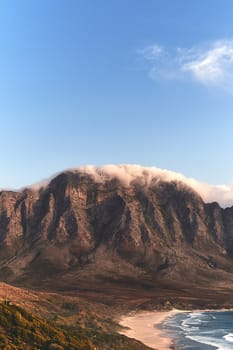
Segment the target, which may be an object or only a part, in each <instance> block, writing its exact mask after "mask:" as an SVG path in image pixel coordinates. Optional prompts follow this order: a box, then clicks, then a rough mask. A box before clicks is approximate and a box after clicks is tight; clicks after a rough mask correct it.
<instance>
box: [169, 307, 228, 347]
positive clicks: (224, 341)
mask: <svg viewBox="0 0 233 350" xmlns="http://www.w3.org/2000/svg"><path fill="white" fill-rule="evenodd" d="M163 328H165V329H166V332H167V333H168V334H169V335H170V336H171V338H172V339H173V340H174V344H175V348H176V349H177V350H213V349H219V350H233V312H232V311H224V312H223V311H219V312H210V311H205V312H187V313H182V314H177V315H176V316H173V317H171V318H169V319H168V320H167V321H166V322H165V323H164V324H163Z"/></svg>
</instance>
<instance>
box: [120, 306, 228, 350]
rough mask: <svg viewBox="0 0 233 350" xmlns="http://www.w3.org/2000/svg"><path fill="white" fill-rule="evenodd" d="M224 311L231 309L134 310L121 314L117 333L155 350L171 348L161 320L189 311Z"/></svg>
mask: <svg viewBox="0 0 233 350" xmlns="http://www.w3.org/2000/svg"><path fill="white" fill-rule="evenodd" d="M213 311H214V312H225V311H233V309H204V310H203V309H202V310H200V309H193V310H179V309H172V310H170V311H157V310H155V311H135V312H132V313H130V314H128V315H125V316H122V317H121V318H120V321H119V325H120V326H122V327H125V329H123V330H121V331H120V332H119V333H120V334H122V335H125V336H127V337H129V338H134V339H136V340H139V341H141V342H142V343H143V344H145V345H147V346H149V347H151V348H152V349H155V350H171V349H174V347H173V345H174V344H173V340H172V338H170V337H168V335H167V334H166V332H165V330H162V329H161V327H160V326H161V325H162V324H163V322H164V321H165V320H166V319H167V318H170V317H172V316H175V315H177V314H179V313H189V312H213Z"/></svg>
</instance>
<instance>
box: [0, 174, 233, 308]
mask: <svg viewBox="0 0 233 350" xmlns="http://www.w3.org/2000/svg"><path fill="white" fill-rule="evenodd" d="M97 175H98V176H97ZM0 278H1V280H3V281H5V282H8V283H12V284H15V285H18V286H22V285H24V286H28V287H32V288H37V289H47V290H56V291H64V292H70V293H71V292H74V291H79V293H80V294H83V295H85V296H87V297H88V298H90V299H91V298H92V299H94V300H104V301H105V302H106V303H108V302H109V303H110V302H111V303H116V304H117V305H120V304H121V303H122V302H126V301H127V302H130V301H132V303H133V301H134V302H135V303H137V304H142V303H145V305H147V304H148V305H149V304H150V303H153V304H154V303H159V304H160V306H161V305H164V307H166V306H169V305H170V304H173V305H182V306H185V307H186V305H188V304H195V303H196V304H198V306H199V307H201V306H202V304H203V305H206V304H209V305H212V306H213V305H215V304H216V305H218V304H226V305H231V304H232V305H233V297H232V296H231V294H232V293H231V290H232V287H233V207H232V208H225V209H223V208H221V207H220V205H219V204H218V203H217V202H213V203H205V202H204V201H203V199H202V197H201V196H200V195H199V194H198V193H197V192H196V191H194V190H193V189H192V188H191V187H190V186H188V185H187V183H185V182H183V181H180V180H179V179H176V178H165V179H164V178H163V176H161V174H155V173H154V172H152V173H150V172H148V171H145V170H144V171H141V172H140V174H139V175H135V176H133V177H130V178H129V177H128V178H126V179H122V177H121V176H118V175H117V174H111V173H110V172H107V171H102V172H101V171H99V172H97V173H94V172H93V171H90V169H88V168H87V169H85V168H81V169H78V170H70V171H65V172H63V173H60V174H58V175H57V176H55V177H54V178H53V179H51V180H50V181H48V183H46V184H44V185H43V186H41V187H40V186H38V187H35V188H33V187H31V188H25V189H23V190H22V191H1V192H0Z"/></svg>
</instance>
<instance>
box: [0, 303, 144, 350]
mask: <svg viewBox="0 0 233 350" xmlns="http://www.w3.org/2000/svg"><path fill="white" fill-rule="evenodd" d="M0 349H3V350H16V349H17V350H29V349H33V350H39V349H40V350H100V349H101V350H146V349H148V348H147V347H145V346H144V345H143V344H141V343H140V342H137V341H135V340H131V339H129V338H126V337H124V336H122V335H119V334H117V333H116V332H112V333H107V332H103V331H102V330H100V329H98V328H93V327H92V326H91V325H90V327H89V328H82V327H79V326H77V327H72V328H67V327H66V328H63V327H61V326H57V325H55V324H54V323H53V322H49V321H47V320H44V319H42V318H40V317H38V316H36V315H33V314H30V313H28V312H27V311H25V310H24V309H22V308H21V307H19V306H16V305H13V304H11V303H1V304H0Z"/></svg>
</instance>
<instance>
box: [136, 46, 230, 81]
mask: <svg viewBox="0 0 233 350" xmlns="http://www.w3.org/2000/svg"><path fill="white" fill-rule="evenodd" d="M159 48H160V46H158V45H151V46H148V47H146V48H144V49H143V50H141V54H142V55H143V57H144V59H146V60H147V61H148V62H149V64H150V72H149V75H150V77H151V78H153V79H161V78H164V79H188V78H190V77H191V78H193V79H194V80H196V81H197V82H199V83H201V84H203V85H208V86H210V85H211V86H221V87H231V88H233V40H221V41H216V42H213V43H211V44H209V45H208V46H205V47H191V48H175V49H173V50H168V49H167V50H165V49H161V50H159ZM157 51H158V52H157Z"/></svg>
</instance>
